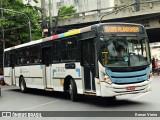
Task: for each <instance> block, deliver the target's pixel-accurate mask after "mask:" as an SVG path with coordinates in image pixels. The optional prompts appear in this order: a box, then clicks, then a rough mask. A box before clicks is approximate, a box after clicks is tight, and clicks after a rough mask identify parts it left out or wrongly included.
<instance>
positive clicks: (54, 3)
mask: <svg viewBox="0 0 160 120" xmlns="http://www.w3.org/2000/svg"><path fill="white" fill-rule="evenodd" d="M23 3H24V4H28V3H29V4H31V5H32V6H37V7H41V1H40V0H39V3H35V2H34V1H33V0H23ZM71 5H73V6H75V8H76V9H77V12H85V11H91V10H96V9H102V8H109V7H113V6H114V0H51V10H52V12H51V13H52V16H57V13H58V9H59V8H60V7H62V6H71ZM45 10H46V15H48V16H49V0H45Z"/></svg>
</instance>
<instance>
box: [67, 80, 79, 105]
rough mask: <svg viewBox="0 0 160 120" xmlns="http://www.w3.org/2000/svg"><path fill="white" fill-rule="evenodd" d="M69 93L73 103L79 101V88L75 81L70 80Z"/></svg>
mask: <svg viewBox="0 0 160 120" xmlns="http://www.w3.org/2000/svg"><path fill="white" fill-rule="evenodd" d="M69 93H70V98H71V100H72V101H74V102H76V101H78V94H77V86H76V83H75V82H74V80H73V79H71V80H70V85H69Z"/></svg>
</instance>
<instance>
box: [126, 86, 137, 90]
mask: <svg viewBox="0 0 160 120" xmlns="http://www.w3.org/2000/svg"><path fill="white" fill-rule="evenodd" d="M135 88H136V87H135V86H128V87H126V89H127V90H135Z"/></svg>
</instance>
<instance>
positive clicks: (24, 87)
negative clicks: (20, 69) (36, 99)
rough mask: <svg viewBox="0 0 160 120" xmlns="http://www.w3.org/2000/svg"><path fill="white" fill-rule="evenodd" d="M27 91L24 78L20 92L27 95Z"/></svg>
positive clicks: (21, 80) (21, 81) (21, 79)
mask: <svg viewBox="0 0 160 120" xmlns="http://www.w3.org/2000/svg"><path fill="white" fill-rule="evenodd" d="M26 90H27V88H26V83H25V80H24V78H23V77H21V78H20V91H21V92H23V93H25V92H26Z"/></svg>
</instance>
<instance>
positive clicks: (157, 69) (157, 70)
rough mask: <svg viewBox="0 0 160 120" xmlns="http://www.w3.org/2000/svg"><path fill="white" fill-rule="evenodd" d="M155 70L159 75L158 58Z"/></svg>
mask: <svg viewBox="0 0 160 120" xmlns="http://www.w3.org/2000/svg"><path fill="white" fill-rule="evenodd" d="M155 72H156V73H157V74H158V75H159V68H158V59H156V60H155Z"/></svg>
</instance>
